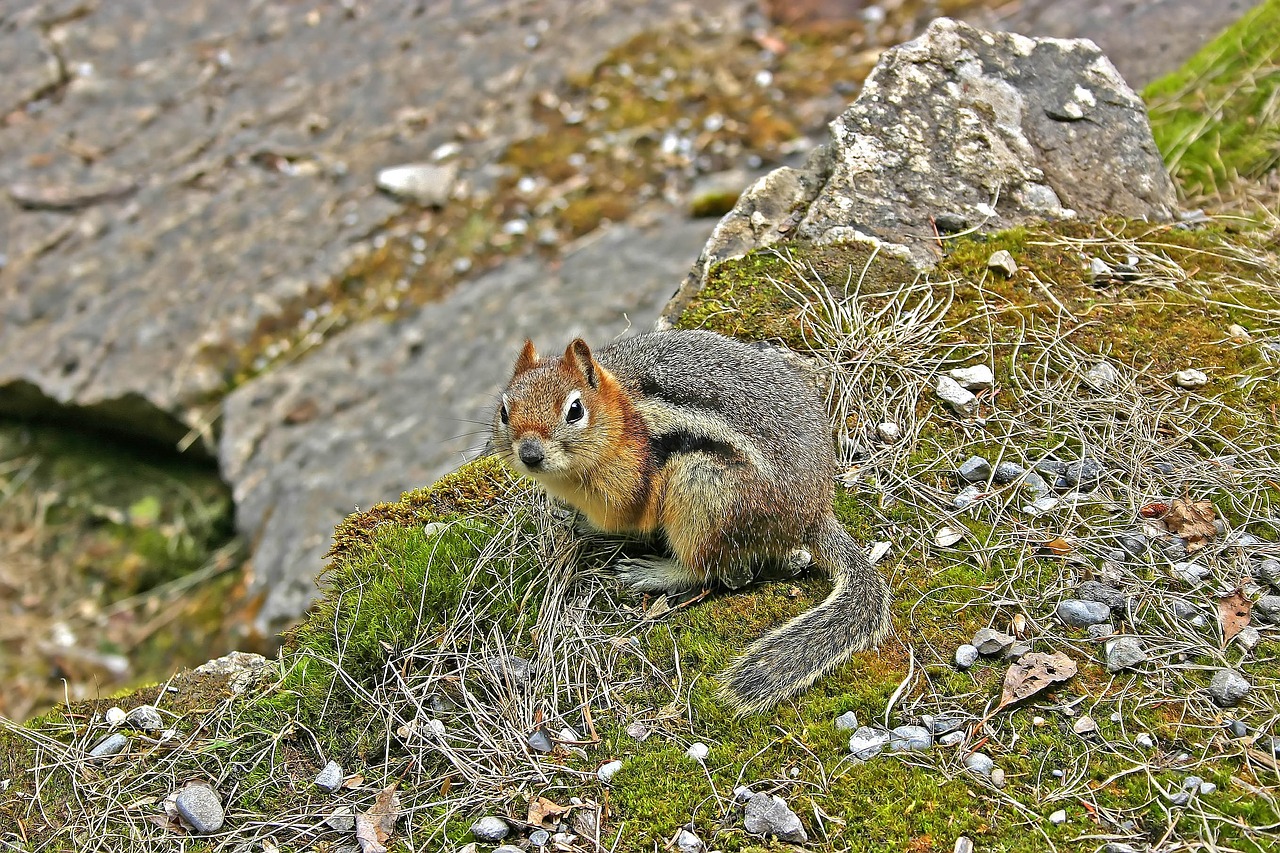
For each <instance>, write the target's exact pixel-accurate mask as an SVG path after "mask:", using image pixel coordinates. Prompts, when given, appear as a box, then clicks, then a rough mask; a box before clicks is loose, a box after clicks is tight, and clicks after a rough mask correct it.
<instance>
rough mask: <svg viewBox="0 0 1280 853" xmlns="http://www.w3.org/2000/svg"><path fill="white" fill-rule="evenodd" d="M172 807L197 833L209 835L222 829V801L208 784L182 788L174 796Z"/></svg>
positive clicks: (223, 817) (224, 817)
mask: <svg viewBox="0 0 1280 853" xmlns="http://www.w3.org/2000/svg"><path fill="white" fill-rule="evenodd" d="M173 805H174V808H176V809H177V811H178V816H179V817H181V818H182V819H183V820H184V821H185V822H186V823H187V825H188V826H190V827H191V828H192V829H193V830H195V832H196V834H197V835H209V834H210V833H214V832H217V831H218V830H219V829H222V823H223V821H224V820H225V819H226V816H225V815H224V814H223V811H222V801H221V800H220V799H218V794H217V792H216V791H214V790H213V789H212V788H210V787H209V786H208V785H199V784H191V785H188V786H186V787H185V788H183V789H182V790H181V791H179V792H178V794H177V796H176V797H174V802H173Z"/></svg>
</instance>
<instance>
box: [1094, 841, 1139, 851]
mask: <svg viewBox="0 0 1280 853" xmlns="http://www.w3.org/2000/svg"><path fill="white" fill-rule="evenodd" d="M1102 853H1138V848H1136V847H1134V846H1133V845H1132V844H1125V843H1124V842H1123V841H1109V842H1107V843H1106V844H1104V845H1102Z"/></svg>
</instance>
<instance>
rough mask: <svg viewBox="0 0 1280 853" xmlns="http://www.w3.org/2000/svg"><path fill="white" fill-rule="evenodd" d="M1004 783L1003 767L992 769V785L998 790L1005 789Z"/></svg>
mask: <svg viewBox="0 0 1280 853" xmlns="http://www.w3.org/2000/svg"><path fill="white" fill-rule="evenodd" d="M1004 781H1005V780H1004V769H1003V768H1001V767H993V768H991V784H992V785H995V786H996V787H997V788H1003V787H1004Z"/></svg>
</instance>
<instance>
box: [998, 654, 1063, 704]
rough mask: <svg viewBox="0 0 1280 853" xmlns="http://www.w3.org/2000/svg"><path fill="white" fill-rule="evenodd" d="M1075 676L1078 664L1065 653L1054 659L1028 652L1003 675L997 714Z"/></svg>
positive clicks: (1055, 656) (1052, 656)
mask: <svg viewBox="0 0 1280 853" xmlns="http://www.w3.org/2000/svg"><path fill="white" fill-rule="evenodd" d="M1075 674H1076V664H1075V661H1073V660H1072V659H1071V658H1069V657H1067V656H1066V655H1064V654H1063V653H1062V652H1054V653H1053V654H1051V655H1050V654H1045V653H1043V652H1029V653H1028V654H1025V655H1023V656H1022V657H1020V658H1018V660H1017V662H1016V663H1014V664H1012V665H1011V666H1010V667H1009V671H1008V672H1006V673H1005V674H1004V689H1003V690H1002V691H1001V693H1000V705H999V706H998V707H997V709H996V710H999V709H1000V708H1005V707H1008V706H1009V705H1012V704H1013V703H1015V702H1021V701H1022V700H1023V699H1027V698H1029V697H1031V696H1034V695H1036V694H1037V693H1039V692H1040V691H1041V690H1044V689H1045V688H1046V687H1048V686H1049V685H1051V684H1057V683H1058V682H1059V681H1066V680H1067V679H1068V678H1071V677H1072V676H1073V675H1075Z"/></svg>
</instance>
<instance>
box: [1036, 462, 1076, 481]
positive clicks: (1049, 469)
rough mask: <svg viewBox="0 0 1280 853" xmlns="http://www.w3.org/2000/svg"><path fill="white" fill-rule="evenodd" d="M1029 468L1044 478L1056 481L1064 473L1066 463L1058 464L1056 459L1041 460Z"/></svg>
mask: <svg viewBox="0 0 1280 853" xmlns="http://www.w3.org/2000/svg"><path fill="white" fill-rule="evenodd" d="M1031 467H1032V468H1033V469H1035V470H1036V471H1038V472H1039V473H1041V474H1043V475H1044V476H1046V477H1052V478H1054V479H1057V478H1058V477H1061V476H1062V475H1063V473H1065V472H1066V470H1067V463H1065V462H1059V461H1058V460H1057V459H1041V460H1039V461H1037V462H1036V463H1035V464H1034V465H1032V466H1031Z"/></svg>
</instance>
